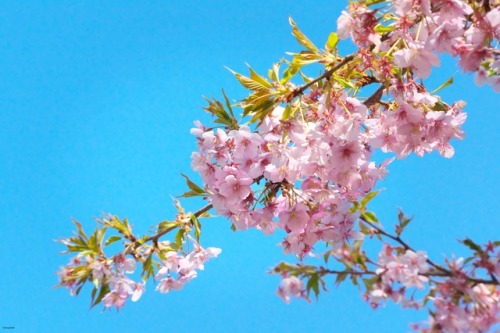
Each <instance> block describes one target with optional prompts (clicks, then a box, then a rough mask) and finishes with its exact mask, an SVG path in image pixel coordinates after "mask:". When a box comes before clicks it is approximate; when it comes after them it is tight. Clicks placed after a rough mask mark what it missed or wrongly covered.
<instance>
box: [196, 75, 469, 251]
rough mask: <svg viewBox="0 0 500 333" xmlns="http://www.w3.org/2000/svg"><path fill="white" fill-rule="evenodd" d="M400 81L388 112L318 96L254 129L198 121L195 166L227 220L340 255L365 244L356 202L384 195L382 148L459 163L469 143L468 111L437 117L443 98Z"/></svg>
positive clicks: (289, 246) (287, 245) (279, 110)
mask: <svg viewBox="0 0 500 333" xmlns="http://www.w3.org/2000/svg"><path fill="white" fill-rule="evenodd" d="M397 83H398V82H395V84H394V86H393V88H391V93H392V95H393V96H394V101H393V103H392V104H391V106H390V108H388V109H387V110H385V112H382V111H381V110H376V111H372V110H370V109H369V108H367V107H366V106H365V105H364V104H363V103H362V102H361V101H360V100H359V99H357V98H355V97H350V96H348V95H347V94H346V93H345V92H343V91H340V92H335V91H332V92H330V93H328V94H322V95H318V94H315V92H314V91H313V92H311V93H310V94H309V95H308V96H307V97H308V102H309V103H308V104H305V105H306V107H305V108H304V110H303V113H302V114H300V115H298V116H297V117H293V118H289V119H286V120H283V113H284V108H283V107H281V106H278V107H276V108H275V109H274V110H273V112H272V113H270V114H269V115H268V116H267V117H265V118H264V119H263V122H262V124H261V125H260V126H259V127H258V128H257V129H255V130H254V131H252V130H251V128H250V127H249V126H247V125H241V126H240V127H239V128H238V129H233V130H227V131H226V130H223V129H221V128H217V129H216V130H212V129H207V128H205V127H204V126H203V125H202V124H201V123H199V122H197V123H196V124H197V127H196V128H194V129H193V130H192V133H193V134H194V135H196V137H197V139H198V148H199V151H197V152H194V153H193V154H192V168H193V169H194V170H195V171H197V172H199V173H200V175H201V177H202V178H203V181H204V184H205V186H206V189H207V192H208V193H209V198H210V201H211V203H212V204H213V206H214V208H215V210H216V211H217V213H218V214H220V215H224V216H226V217H228V218H230V220H231V221H232V223H233V225H234V227H235V228H236V229H239V230H244V229H247V228H252V227H255V228H258V229H261V230H263V231H264V232H265V233H271V232H273V231H274V230H275V229H276V228H279V229H283V230H285V231H286V233H287V236H286V237H285V239H284V240H283V242H282V246H283V247H284V250H285V252H286V253H294V254H296V255H297V256H298V257H300V258H302V257H304V256H305V255H306V254H308V253H311V252H312V250H313V247H314V245H315V244H316V243H317V242H318V241H324V242H328V243H330V244H332V245H333V246H334V247H338V246H341V245H342V244H343V243H344V242H345V241H348V240H357V239H361V238H362V234H361V233H360V232H358V231H356V230H354V229H353V226H354V222H355V221H356V219H357V218H358V212H356V211H351V203H352V202H354V201H357V200H359V199H360V198H362V197H363V196H365V195H366V194H367V193H369V192H370V191H371V190H372V189H373V188H374V187H375V185H376V183H377V181H378V180H379V179H381V178H382V177H384V175H385V174H386V172H387V170H386V166H387V165H388V163H389V162H390V161H391V160H390V159H387V160H386V161H384V162H383V163H380V164H376V163H375V161H374V160H373V158H372V156H373V153H374V151H375V149H376V148H380V149H381V150H382V151H385V152H388V151H389V152H394V153H395V154H396V156H397V157H401V158H402V157H405V156H407V155H408V154H409V153H411V152H415V153H417V154H418V155H423V154H424V153H428V152H431V151H433V150H437V151H439V152H440V153H441V154H442V155H444V156H446V157H451V156H452V155H453V148H452V147H451V145H450V143H449V141H450V140H451V139H453V138H456V139H461V138H462V137H463V133H462V131H461V130H460V126H461V125H462V124H463V122H464V120H465V114H464V113H463V112H462V111H461V107H460V104H456V105H454V106H452V107H447V108H446V110H445V111H433V110H429V109H431V108H432V107H433V106H434V105H435V104H436V103H438V101H439V98H438V97H437V96H433V95H430V94H429V93H427V92H425V91H424V90H422V89H421V88H420V87H419V86H418V85H417V84H415V83H414V84H405V85H398V84H397ZM404 96H410V97H409V98H404ZM425 108H427V109H428V111H427V112H426V109H425ZM261 182H263V183H264V186H260V187H259V186H258V185H259V184H260V183H261Z"/></svg>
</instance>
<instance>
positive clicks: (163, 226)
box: [158, 221, 179, 233]
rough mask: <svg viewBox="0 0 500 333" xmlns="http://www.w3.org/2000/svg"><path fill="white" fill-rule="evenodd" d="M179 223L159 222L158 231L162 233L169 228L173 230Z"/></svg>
mask: <svg viewBox="0 0 500 333" xmlns="http://www.w3.org/2000/svg"><path fill="white" fill-rule="evenodd" d="M178 225H179V223H178V222H177V221H173V222H171V221H162V222H160V224H158V233H162V232H164V231H167V230H173V229H175V228H176V227H177V226H178Z"/></svg>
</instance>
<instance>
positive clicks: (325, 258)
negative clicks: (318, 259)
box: [323, 251, 330, 264]
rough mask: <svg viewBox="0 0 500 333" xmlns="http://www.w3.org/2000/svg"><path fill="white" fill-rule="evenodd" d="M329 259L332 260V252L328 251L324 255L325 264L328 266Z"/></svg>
mask: <svg viewBox="0 0 500 333" xmlns="http://www.w3.org/2000/svg"><path fill="white" fill-rule="evenodd" d="M328 259H330V251H326V252H325V254H323V260H324V261H325V264H328Z"/></svg>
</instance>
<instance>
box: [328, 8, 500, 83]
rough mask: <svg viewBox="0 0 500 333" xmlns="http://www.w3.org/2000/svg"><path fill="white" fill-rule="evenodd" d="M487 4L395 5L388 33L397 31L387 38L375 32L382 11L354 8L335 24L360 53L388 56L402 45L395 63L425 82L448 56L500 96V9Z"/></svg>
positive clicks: (395, 53) (342, 36) (339, 32)
mask: <svg viewBox="0 0 500 333" xmlns="http://www.w3.org/2000/svg"><path fill="white" fill-rule="evenodd" d="M485 2H488V1H463V0H446V1H441V0H394V1H391V2H390V6H389V9H388V11H390V13H391V21H390V22H392V23H391V25H390V27H389V28H390V29H391V30H393V31H392V33H391V34H390V35H388V36H387V38H385V39H382V38H381V36H380V34H378V33H377V27H379V26H380V25H379V19H380V17H381V15H383V11H381V10H380V9H378V8H377V9H370V8H369V7H368V6H365V5H363V4H360V3H353V4H351V5H350V7H349V10H348V11H343V12H342V15H341V16H340V17H339V19H338V21H337V24H338V35H339V37H340V38H347V37H351V38H352V40H353V41H354V43H356V45H357V46H358V47H360V48H363V47H366V46H368V45H375V46H376V47H377V48H378V49H379V50H380V51H389V50H391V49H392V48H393V47H394V45H404V47H402V48H401V49H399V50H397V51H395V52H394V54H393V56H394V64H395V65H396V66H399V67H401V68H408V69H411V71H412V73H413V75H414V76H415V77H417V78H422V79H425V78H427V77H428V76H429V74H430V72H431V68H432V66H439V58H438V57H437V55H436V53H438V54H441V53H447V54H450V55H451V56H453V57H458V58H459V64H460V66H461V68H462V69H463V70H464V71H465V72H477V77H476V83H478V84H483V83H485V82H487V83H489V84H491V85H492V86H493V89H494V90H495V91H500V60H499V59H498V51H497V49H496V48H495V47H494V46H492V44H493V42H494V41H495V40H498V39H499V38H500V7H499V6H498V2H495V1H490V3H489V4H484V3H485ZM490 7H492V8H490ZM486 8H489V9H490V10H486Z"/></svg>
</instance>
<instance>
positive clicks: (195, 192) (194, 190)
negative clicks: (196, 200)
mask: <svg viewBox="0 0 500 333" xmlns="http://www.w3.org/2000/svg"><path fill="white" fill-rule="evenodd" d="M181 176H182V177H184V178H185V179H186V184H187V186H188V187H189V189H190V190H191V191H189V192H184V193H183V194H182V195H180V196H179V197H183V198H189V197H196V196H204V195H206V194H207V192H206V191H205V190H204V189H202V188H201V187H200V186H198V185H196V184H195V183H194V182H193V181H191V179H189V177H188V176H186V175H185V174H183V173H181Z"/></svg>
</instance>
